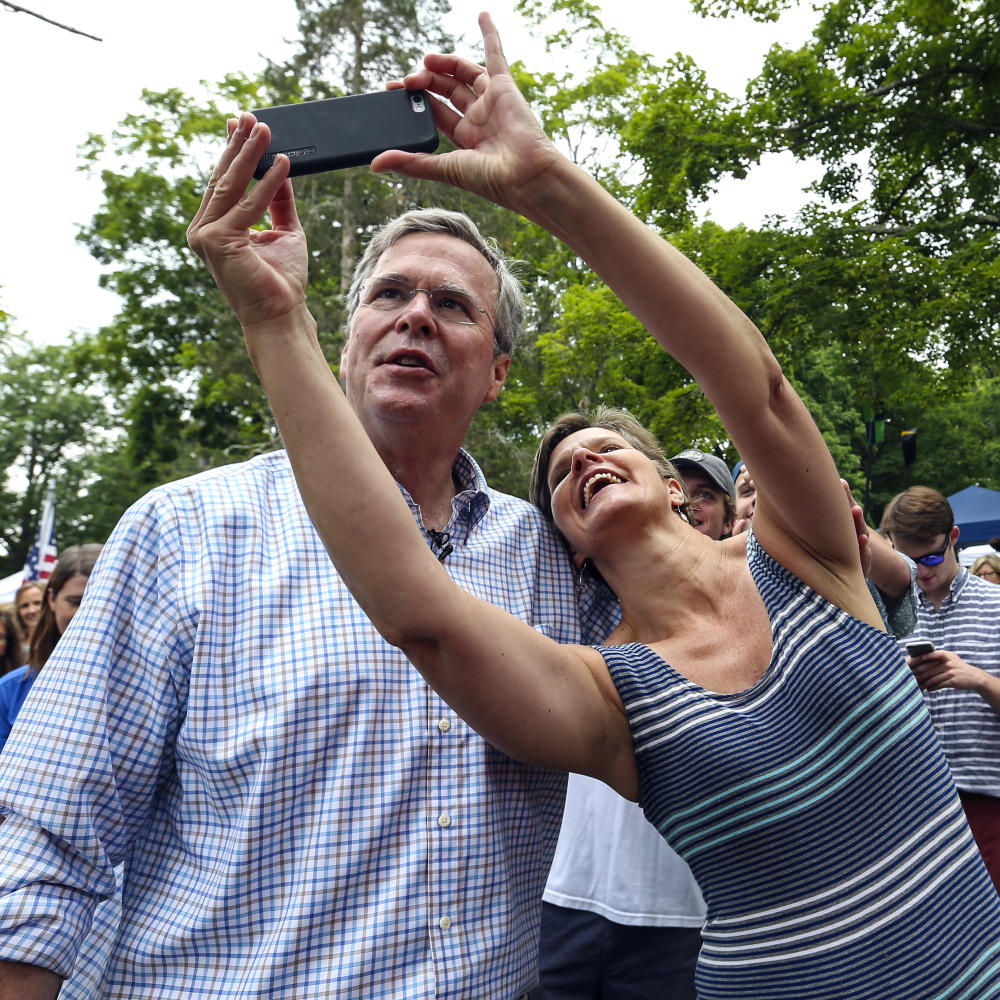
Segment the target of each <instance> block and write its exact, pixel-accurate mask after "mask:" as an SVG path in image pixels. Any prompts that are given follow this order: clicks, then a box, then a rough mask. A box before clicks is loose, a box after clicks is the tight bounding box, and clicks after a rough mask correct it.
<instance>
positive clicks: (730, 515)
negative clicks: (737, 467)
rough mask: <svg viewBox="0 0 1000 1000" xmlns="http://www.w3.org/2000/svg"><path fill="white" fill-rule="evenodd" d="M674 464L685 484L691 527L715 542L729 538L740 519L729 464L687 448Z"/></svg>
mask: <svg viewBox="0 0 1000 1000" xmlns="http://www.w3.org/2000/svg"><path fill="white" fill-rule="evenodd" d="M670 461H671V462H673V463H674V465H675V466H676V468H677V471H678V472H679V473H680V475H681V478H682V479H683V480H684V490H685V492H686V493H687V495H688V499H689V501H690V511H691V523H692V524H693V525H694V526H695V527H696V528H697V529H698V530H699V531H700V532H701V533H702V534H703V535H707V536H708V537H709V538H711V539H714V540H715V541H718V540H719V539H721V538H728V537H729V534H730V532H731V531H732V529H733V521H734V520H735V518H736V494H735V491H734V489H733V478H732V476H731V475H730V472H729V467H728V466H727V465H726V463H725V462H724V461H723V460H722V459H721V458H719V457H717V456H716V455H709V454H708V453H707V452H704V451H699V450H698V449H697V448H685V449H684V451H682V452H681V453H680V454H679V455H674V457H673V458H672V459H671V460H670Z"/></svg>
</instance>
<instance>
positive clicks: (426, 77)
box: [403, 55, 490, 114]
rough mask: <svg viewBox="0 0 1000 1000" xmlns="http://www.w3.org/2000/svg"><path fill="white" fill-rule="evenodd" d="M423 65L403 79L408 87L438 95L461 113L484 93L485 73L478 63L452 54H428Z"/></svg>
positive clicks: (487, 76) (487, 75)
mask: <svg viewBox="0 0 1000 1000" xmlns="http://www.w3.org/2000/svg"><path fill="white" fill-rule="evenodd" d="M424 62H425V64H426V65H425V67H424V68H423V69H420V70H416V71H415V72H413V73H410V74H409V75H408V76H407V77H406V79H405V80H404V81H403V82H404V83H405V84H406V86H407V87H409V88H410V89H411V90H427V91H430V92H432V93H434V94H439V95H440V96H441V97H443V98H444V99H445V100H447V101H450V102H451V104H452V106H453V107H454V108H456V109H458V110H459V111H461V112H462V114H465V113H466V112H467V111H468V110H469V108H470V107H471V106H472V105H473V104H474V103H475V102H476V101H477V100H478V99H479V98H480V97H482V96H483V95H484V94H485V93H486V88H487V86H488V85H489V80H490V78H489V74H487V72H486V70H484V69H483V67H482V66H480V65H478V64H477V63H474V62H470V61H469V60H468V59H460V58H459V57H458V56H455V55H447V56H445V55H429V56H426V57H425V59H424Z"/></svg>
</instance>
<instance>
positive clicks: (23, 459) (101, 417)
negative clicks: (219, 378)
mask: <svg viewBox="0 0 1000 1000" xmlns="http://www.w3.org/2000/svg"><path fill="white" fill-rule="evenodd" d="M3 341H4V344H5V348H6V350H5V358H4V366H3V369H2V370H0V399H2V400H3V419H2V420H0V467H2V468H4V469H5V470H6V473H7V474H6V477H5V479H4V481H3V482H2V483H0V508H2V509H3V511H4V514H5V516H4V518H3V520H2V522H0V577H4V576H8V575H10V574H11V573H15V572H17V571H18V570H19V569H20V568H21V567H22V566H23V565H24V562H25V559H26V558H27V555H28V552H29V550H30V548H31V545H32V543H33V542H34V539H35V532H36V530H37V525H38V518H39V512H40V510H41V508H42V503H43V501H44V498H45V494H46V491H47V489H48V487H49V485H50V484H55V486H56V491H57V492H56V526H55V527H56V538H57V539H58V542H59V545H60V546H64V545H71V544H73V543H75V542H79V541H103V540H104V537H105V535H106V532H105V527H106V526H105V524H103V523H101V517H100V515H101V509H102V508H103V500H102V498H101V496H100V494H101V490H102V488H103V487H102V483H101V481H100V477H99V476H98V475H96V474H95V466H96V464H97V462H98V461H99V459H100V458H102V457H103V456H104V455H106V454H107V452H108V451H109V449H110V448H111V447H112V446H113V443H114V442H113V440H112V439H111V437H110V433H109V430H108V428H109V426H110V424H111V419H110V414H109V413H108V411H107V409H106V407H105V403H104V393H103V389H102V386H101V385H100V384H98V383H96V382H95V381H94V380H92V379H89V378H87V377H85V376H81V375H80V373H79V372H78V371H77V368H76V364H75V358H74V347H73V345H49V346H47V347H33V346H31V345H30V344H29V343H28V342H27V341H26V340H24V339H23V338H15V337H13V336H8V337H5V338H3Z"/></svg>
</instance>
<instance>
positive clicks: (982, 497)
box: [948, 486, 1000, 546]
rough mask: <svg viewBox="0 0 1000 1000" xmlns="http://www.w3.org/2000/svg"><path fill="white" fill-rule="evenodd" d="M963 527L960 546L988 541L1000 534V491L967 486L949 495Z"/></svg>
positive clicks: (959, 522) (958, 520) (959, 539)
mask: <svg viewBox="0 0 1000 1000" xmlns="http://www.w3.org/2000/svg"><path fill="white" fill-rule="evenodd" d="M948 502H949V503H950V504H951V509H952V510H953V511H954V512H955V523H956V524H957V525H958V526H959V528H960V529H961V533H960V534H959V536H958V544H959V546H963V545H976V544H981V543H983V542H988V541H989V540H990V539H991V538H995V537H996V536H997V535H1000V493H998V492H997V491H996V490H987V489H984V488H983V487H982V486H966V487H965V489H964V490H959V491H958V492H957V493H953V494H952V495H951V496H950V497H948Z"/></svg>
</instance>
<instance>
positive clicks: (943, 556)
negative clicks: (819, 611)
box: [882, 486, 1000, 890]
mask: <svg viewBox="0 0 1000 1000" xmlns="http://www.w3.org/2000/svg"><path fill="white" fill-rule="evenodd" d="M882 528H883V530H884V531H885V532H886V533H887V534H888V535H889V537H890V538H891V539H892V543H893V545H895V546H896V549H897V551H899V552H901V553H903V555H905V556H909V557H910V559H912V560H913V561H914V562H915V563H916V564H917V587H918V588H919V589H918V604H917V622H916V626H915V627H914V629H913V638H914V639H926V640H928V641H929V642H932V643H933V644H934V649H933V651H932V652H929V653H924V654H922V655H918V656H908V657H907V660H906V662H907V663H908V664H909V665H910V669H911V670H912V671H913V674H914V676H915V677H916V679H917V682H918V683H919V684H920V687H921V688H922V689H923V692H924V698H925V699H926V702H927V708H928V710H929V711H930V714H931V720H932V721H933V723H934V728H935V729H936V730H937V735H938V738H939V739H940V741H941V747H942V748H943V750H944V755H945V757H946V758H947V760H948V763H949V764H950V765H951V771H952V775H953V777H954V779H955V785H956V786H957V788H958V795H959V798H960V799H961V800H962V805H963V807H964V808H965V813H966V816H967V817H968V820H969V826H970V827H971V828H972V836H973V837H974V838H975V841H976V843H977V844H978V845H979V850H980V852H981V853H982V855H983V860H984V861H985V862H986V869H987V871H988V872H989V873H990V876H991V877H992V879H993V882H994V885H996V887H997V889H998V890H1000V588H997V587H995V586H994V585H992V584H991V583H989V582H988V581H987V580H985V579H981V578H980V577H977V576H975V575H973V574H972V573H970V572H969V570H968V569H967V568H966V567H965V566H963V565H962V564H961V563H960V562H959V561H958V556H957V555H956V552H955V543H956V542H957V541H958V537H959V527H958V525H957V524H955V513H954V511H953V510H952V507H951V504H949V503H948V498H947V497H945V496H944V495H943V494H942V493H940V492H939V491H938V490H935V489H931V488H930V487H928V486H911V487H910V488H909V489H908V490H904V491H903V492H902V493H900V494H899V495H898V496H896V497H894V498H893V499H892V500H890V501H889V503H888V504H887V506H886V509H885V512H884V513H883V515H882Z"/></svg>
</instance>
